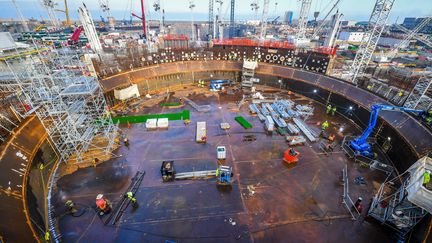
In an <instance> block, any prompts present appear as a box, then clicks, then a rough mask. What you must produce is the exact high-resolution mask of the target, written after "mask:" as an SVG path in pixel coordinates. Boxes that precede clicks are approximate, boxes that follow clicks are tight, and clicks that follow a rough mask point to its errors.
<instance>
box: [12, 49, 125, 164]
mask: <svg viewBox="0 0 432 243" xmlns="http://www.w3.org/2000/svg"><path fill="white" fill-rule="evenodd" d="M82 57H83V56H81V55H78V54H77V53H76V52H75V51H72V50H70V49H67V48H65V49H58V50H51V51H49V52H46V53H44V54H40V55H37V56H29V57H27V58H26V59H21V65H16V64H14V65H12V63H8V62H6V63H7V65H8V67H9V69H10V72H11V73H12V74H13V76H14V80H15V82H16V84H17V85H18V86H19V87H20V91H19V92H20V93H21V94H20V95H21V96H22V97H23V98H22V99H23V100H22V101H21V102H22V105H23V106H25V107H27V109H26V110H27V114H32V113H34V114H36V115H37V117H38V118H39V119H40V121H41V122H42V124H43V126H44V127H45V129H46V131H47V133H48V135H49V137H50V138H51V140H52V142H53V144H54V146H55V148H56V149H57V151H58V153H59V155H60V158H61V160H62V161H64V162H73V163H81V162H83V161H84V160H85V159H84V157H83V154H84V153H86V152H89V151H94V153H104V154H108V153H110V152H111V150H112V147H113V144H114V139H115V136H116V134H117V129H118V128H117V126H116V125H114V124H113V123H112V121H111V117H110V114H109V112H108V109H107V105H106V101H105V98H104V96H103V92H102V89H101V87H100V86H99V83H98V81H97V78H96V77H94V76H92V75H91V72H90V71H89V67H88V63H85V62H83V61H81V58H82ZM17 66H20V67H21V68H17ZM93 156H102V155H95V154H93Z"/></svg>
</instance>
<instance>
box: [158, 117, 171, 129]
mask: <svg viewBox="0 0 432 243" xmlns="http://www.w3.org/2000/svg"><path fill="white" fill-rule="evenodd" d="M168 124H169V121H168V118H159V119H158V120H157V127H158V128H168Z"/></svg>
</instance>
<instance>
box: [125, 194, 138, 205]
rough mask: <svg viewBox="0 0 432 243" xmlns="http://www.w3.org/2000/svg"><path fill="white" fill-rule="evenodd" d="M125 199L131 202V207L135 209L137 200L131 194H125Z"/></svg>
mask: <svg viewBox="0 0 432 243" xmlns="http://www.w3.org/2000/svg"><path fill="white" fill-rule="evenodd" d="M126 197H127V198H128V199H129V200H131V202H132V206H133V207H137V206H138V202H137V199H136V198H135V197H134V194H133V192H127V193H126Z"/></svg>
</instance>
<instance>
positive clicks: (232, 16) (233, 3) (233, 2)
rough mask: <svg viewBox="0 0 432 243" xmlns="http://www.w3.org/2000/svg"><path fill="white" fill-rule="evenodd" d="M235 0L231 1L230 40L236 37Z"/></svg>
mask: <svg viewBox="0 0 432 243" xmlns="http://www.w3.org/2000/svg"><path fill="white" fill-rule="evenodd" d="M234 11H235V0H231V11H230V26H229V38H233V37H234V24H235V23H234V16H235V12H234Z"/></svg>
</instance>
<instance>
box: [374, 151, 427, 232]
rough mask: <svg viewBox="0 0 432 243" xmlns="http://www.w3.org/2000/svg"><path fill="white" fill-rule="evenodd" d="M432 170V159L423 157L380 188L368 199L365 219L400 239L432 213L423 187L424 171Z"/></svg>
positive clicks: (387, 180) (425, 189)
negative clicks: (393, 233) (391, 231)
mask: <svg viewBox="0 0 432 243" xmlns="http://www.w3.org/2000/svg"><path fill="white" fill-rule="evenodd" d="M431 169H432V159H431V158H429V157H423V158H421V159H420V160H418V161H417V162H416V163H414V164H413V165H412V166H411V167H410V168H409V169H408V170H407V171H406V172H404V173H403V174H401V175H400V176H397V177H394V178H392V179H390V177H388V178H387V179H386V181H385V182H384V183H383V184H382V185H381V187H380V188H379V190H378V192H377V194H376V195H375V197H374V198H373V200H372V204H371V207H370V209H369V212H368V216H371V217H373V218H375V219H377V220H378V221H380V222H382V223H383V224H385V225H387V226H389V227H391V228H393V229H394V230H396V232H398V234H399V236H400V238H401V239H403V238H405V236H406V235H407V233H408V232H410V230H411V229H412V228H413V227H414V226H415V225H416V224H417V223H418V222H420V220H421V219H423V217H424V216H426V214H427V213H428V212H431V211H432V203H431V202H432V201H431V199H432V191H430V189H427V188H426V187H425V185H424V184H423V175H424V172H425V171H426V170H431Z"/></svg>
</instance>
